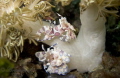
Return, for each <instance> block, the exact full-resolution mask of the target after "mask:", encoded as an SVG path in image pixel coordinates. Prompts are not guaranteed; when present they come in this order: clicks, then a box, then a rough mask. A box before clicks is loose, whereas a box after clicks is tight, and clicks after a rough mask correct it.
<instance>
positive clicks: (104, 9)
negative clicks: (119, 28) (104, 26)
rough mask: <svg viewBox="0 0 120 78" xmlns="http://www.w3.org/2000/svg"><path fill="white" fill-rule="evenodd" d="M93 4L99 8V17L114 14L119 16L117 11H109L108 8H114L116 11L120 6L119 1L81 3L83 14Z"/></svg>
mask: <svg viewBox="0 0 120 78" xmlns="http://www.w3.org/2000/svg"><path fill="white" fill-rule="evenodd" d="M91 4H95V5H96V6H97V8H98V16H97V19H98V18H99V17H105V16H108V14H113V15H116V16H117V14H116V13H117V12H118V11H116V10H108V9H107V8H110V7H114V8H115V9H116V7H117V6H119V5H120V3H119V0H84V1H83V2H81V3H80V6H81V13H82V12H83V11H84V10H86V9H87V8H88V6H90V5H91Z"/></svg>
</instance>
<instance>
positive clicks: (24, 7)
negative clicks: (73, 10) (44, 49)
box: [0, 0, 54, 62]
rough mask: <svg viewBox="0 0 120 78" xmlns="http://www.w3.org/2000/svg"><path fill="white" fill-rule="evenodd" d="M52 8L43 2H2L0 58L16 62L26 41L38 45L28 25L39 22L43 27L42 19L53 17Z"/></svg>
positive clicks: (0, 6) (32, 0) (0, 2)
mask: <svg viewBox="0 0 120 78" xmlns="http://www.w3.org/2000/svg"><path fill="white" fill-rule="evenodd" d="M52 7H54V6H53V5H51V4H50V3H49V2H47V1H41V0H0V11H1V12H0V56H1V57H7V58H9V59H10V60H13V61H15V62H16V61H17V58H18V56H19V54H20V52H22V49H23V45H24V40H25V39H29V42H30V43H31V42H33V43H35V44H36V45H37V43H36V41H35V38H36V37H37V35H36V34H33V33H32V30H33V29H32V27H31V26H29V25H28V23H31V22H32V23H33V22H34V23H36V21H38V20H39V21H40V22H39V25H41V23H42V21H41V19H45V18H46V17H51V8H52ZM51 18H52V17H51Z"/></svg>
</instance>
